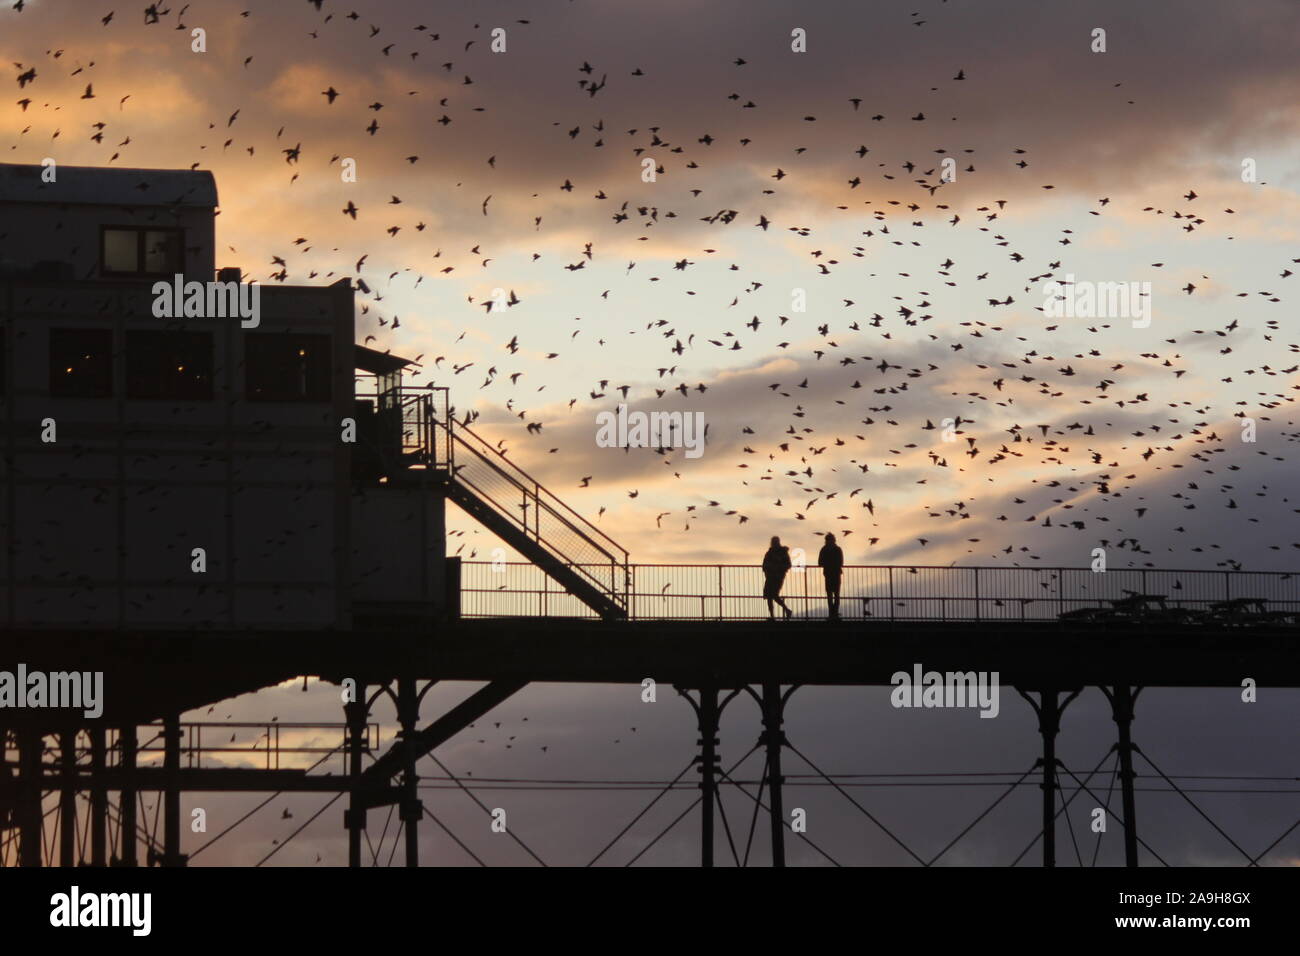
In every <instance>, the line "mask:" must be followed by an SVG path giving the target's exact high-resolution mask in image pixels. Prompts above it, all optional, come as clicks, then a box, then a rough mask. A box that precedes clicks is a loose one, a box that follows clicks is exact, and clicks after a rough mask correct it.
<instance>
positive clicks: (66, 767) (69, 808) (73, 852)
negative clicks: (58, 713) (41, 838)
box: [59, 728, 77, 866]
mask: <svg viewBox="0 0 1300 956" xmlns="http://www.w3.org/2000/svg"><path fill="white" fill-rule="evenodd" d="M76 865H77V731H76V729H75V728H73V729H71V730H61V731H60V732H59V866H76Z"/></svg>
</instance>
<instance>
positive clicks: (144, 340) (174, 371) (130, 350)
mask: <svg viewBox="0 0 1300 956" xmlns="http://www.w3.org/2000/svg"><path fill="white" fill-rule="evenodd" d="M126 397H127V398H146V399H147V398H159V399H171V400H173V401H182V402H187V401H188V402H197V401H207V400H210V399H211V398H212V333H210V332H173V331H168V332H154V331H129V332H127V333H126Z"/></svg>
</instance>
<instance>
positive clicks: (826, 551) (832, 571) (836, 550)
mask: <svg viewBox="0 0 1300 956" xmlns="http://www.w3.org/2000/svg"><path fill="white" fill-rule="evenodd" d="M817 563H818V564H820V565H821V568H822V577H824V578H825V579H826V604H827V606H828V609H829V614H828V616H829V619H830V620H832V621H838V620H839V619H840V578H841V577H842V576H843V574H844V552H843V551H842V550H840V546H839V545H838V544H836V543H835V535H833V534H828V535H826V543H825V544H823V545H822V549H821V551H819V552H818V553H817Z"/></svg>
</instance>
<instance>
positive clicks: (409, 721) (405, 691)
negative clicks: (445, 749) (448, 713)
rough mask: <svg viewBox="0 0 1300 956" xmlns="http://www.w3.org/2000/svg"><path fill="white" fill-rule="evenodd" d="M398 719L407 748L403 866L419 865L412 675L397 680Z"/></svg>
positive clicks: (416, 707) (416, 710)
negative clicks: (412, 740) (404, 859)
mask: <svg viewBox="0 0 1300 956" xmlns="http://www.w3.org/2000/svg"><path fill="white" fill-rule="evenodd" d="M397 708H398V712H399V713H398V722H399V724H400V725H401V730H400V732H399V733H400V735H401V738H402V741H403V747H404V748H405V750H406V766H405V767H404V769H403V772H402V802H401V809H402V813H401V819H402V823H403V825H404V826H405V829H406V865H407V866H419V865H420V819H421V817H423V816H424V805H423V804H422V803H421V802H420V791H419V789H418V783H419V779H420V778H419V777H417V776H416V775H415V762H416V759H417V758H416V753H415V746H414V744H413V743H412V742H411V740H410V738H411V735H412V734H414V733H415V731H416V728H417V727H418V725H419V721H420V698H419V697H418V696H416V693H415V678H413V677H401V678H399V679H398V681H397Z"/></svg>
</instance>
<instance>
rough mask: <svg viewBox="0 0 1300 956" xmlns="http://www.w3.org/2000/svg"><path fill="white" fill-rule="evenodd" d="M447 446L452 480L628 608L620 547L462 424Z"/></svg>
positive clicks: (455, 425)
mask: <svg viewBox="0 0 1300 956" xmlns="http://www.w3.org/2000/svg"><path fill="white" fill-rule="evenodd" d="M451 447H452V455H453V457H454V461H453V462H452V466H451V471H452V475H453V476H454V478H455V480H456V481H458V482H459V483H460V484H462V485H464V486H465V487H466V488H468V489H469V490H471V491H473V492H474V493H475V495H477V496H478V497H479V498H480V499H481V500H483V501H484V502H486V503H487V504H489V505H491V506H492V507H493V508H494V510H495V511H496V512H497V513H498V514H500V515H501V516H503V517H504V518H506V519H507V520H509V521H510V522H511V523H512V524H513V525H514V526H515V527H516V528H518V529H519V530H520V531H521V532H522V533H523V534H525V535H527V536H528V537H529V538H530V539H532V540H533V541H535V542H537V543H538V544H540V545H542V546H543V547H545V548H546V550H548V551H549V552H551V554H552V555H554V556H555V557H556V558H557V559H558V560H559V561H561V562H562V563H563V564H565V565H566V566H568V567H569V568H571V569H572V570H574V571H575V572H577V573H578V574H580V575H582V576H583V577H584V578H586V579H588V580H589V581H590V582H591V583H592V584H593V585H594V586H595V587H597V588H599V589H600V591H601V592H602V593H604V594H606V595H608V596H609V597H610V598H611V599H612V600H613V601H614V602H615V603H617V604H618V605H619V606H621V607H626V606H627V595H628V591H629V588H630V584H631V579H630V577H629V575H628V567H629V565H628V553H627V550H626V549H625V548H623V547H622V546H621V545H620V544H618V542H616V541H614V540H613V539H612V538H611V537H609V535H607V534H605V532H603V531H601V530H600V529H599V528H597V527H596V526H595V525H594V524H592V523H591V522H590V521H588V520H587V519H586V518H584V517H582V515H580V514H578V513H577V512H576V511H574V510H573V509H572V508H570V507H569V506H568V505H566V504H565V503H564V502H563V501H561V500H560V499H559V498H558V497H556V496H555V495H554V494H553V493H552V492H551V491H549V490H548V489H547V488H545V487H544V486H543V485H541V484H540V483H539V482H538V481H536V480H535V479H534V478H533V477H532V476H531V475H529V474H528V473H527V472H526V471H524V470H523V469H522V468H520V467H519V466H518V465H515V464H514V463H513V462H511V461H510V460H509V459H508V458H506V457H505V455H504V454H503V453H502V452H500V451H498V450H497V449H495V448H493V447H492V446H491V445H490V444H488V442H487V441H485V440H484V439H483V438H481V437H480V436H479V435H477V434H475V433H474V431H472V430H471V429H470V428H468V427H467V426H465V425H462V424H459V423H453V425H452V428H451ZM527 567H532V565H527ZM539 573H542V572H541V571H540V569H539ZM543 576H544V574H543ZM584 606H585V605H584ZM593 613H594V612H593Z"/></svg>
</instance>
